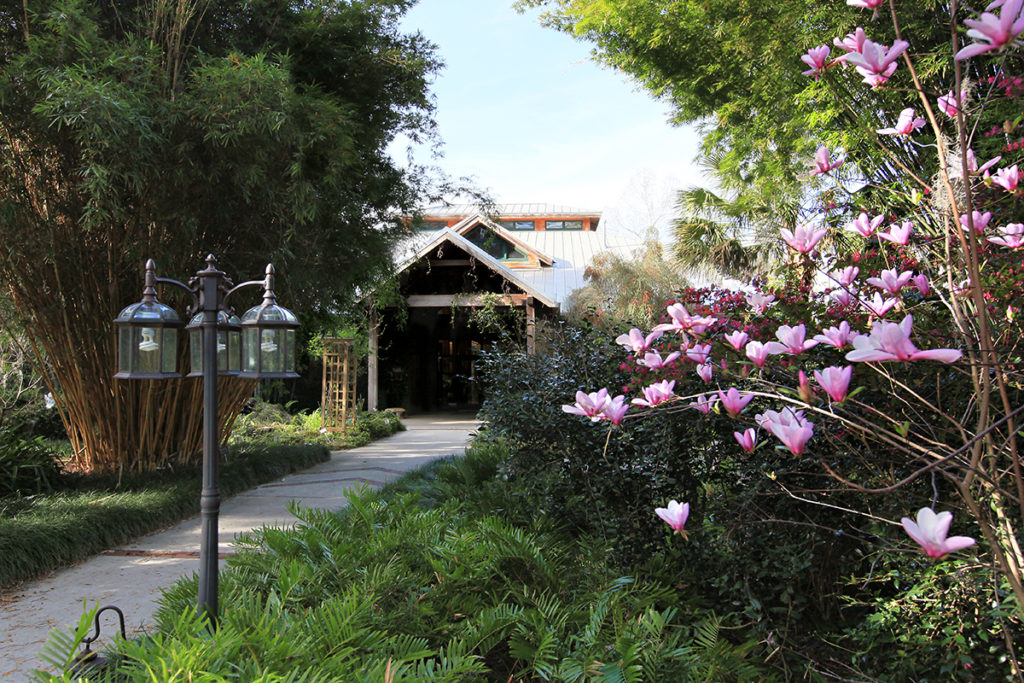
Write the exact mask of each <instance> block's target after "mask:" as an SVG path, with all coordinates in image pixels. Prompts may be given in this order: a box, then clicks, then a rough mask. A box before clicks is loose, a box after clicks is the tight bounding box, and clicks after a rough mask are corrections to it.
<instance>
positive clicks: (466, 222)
mask: <svg viewBox="0 0 1024 683" xmlns="http://www.w3.org/2000/svg"><path fill="white" fill-rule="evenodd" d="M481 223H483V224H484V225H486V226H487V227H488V228H490V229H491V230H492V231H493V232H496V233H498V235H500V236H501V238H502V239H503V240H505V241H506V242H509V243H511V244H513V245H515V247H516V248H517V249H519V250H520V251H524V252H526V253H527V254H530V255H531V256H533V257H534V258H536V259H537V260H538V261H540V262H541V263H542V264H543V265H545V266H550V265H551V264H552V263H554V261H555V260H554V259H553V258H551V257H550V256H548V255H547V254H545V253H543V252H541V251H540V250H538V249H537V248H536V247H532V246H530V245H529V244H527V243H526V242H524V241H522V240H521V239H519V238H518V237H516V236H515V235H513V234H512V231H510V230H506V229H505V228H503V227H501V226H500V225H498V224H497V223H495V222H494V221H492V220H491V219H490V218H488V217H487V216H484V215H483V214H480V213H477V214H473V215H472V216H467V217H466V218H463V219H462V220H461V221H459V222H458V223H456V224H455V225H453V226H452V227H451V229H452V230H454V231H455V232H457V233H459V234H460V235H466V233H468V232H469V231H470V230H472V229H473V228H475V227H476V226H478V225H480V224H481Z"/></svg>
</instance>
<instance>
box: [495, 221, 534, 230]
mask: <svg viewBox="0 0 1024 683" xmlns="http://www.w3.org/2000/svg"><path fill="white" fill-rule="evenodd" d="M498 225H500V226H501V227H503V228H505V229H506V230H533V221H498Z"/></svg>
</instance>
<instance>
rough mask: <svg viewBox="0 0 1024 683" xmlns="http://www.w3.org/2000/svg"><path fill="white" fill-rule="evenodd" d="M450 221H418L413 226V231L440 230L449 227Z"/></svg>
mask: <svg viewBox="0 0 1024 683" xmlns="http://www.w3.org/2000/svg"><path fill="white" fill-rule="evenodd" d="M447 226H448V221H416V222H415V223H413V224H412V229H413V230H440V229H441V228H444V227H447Z"/></svg>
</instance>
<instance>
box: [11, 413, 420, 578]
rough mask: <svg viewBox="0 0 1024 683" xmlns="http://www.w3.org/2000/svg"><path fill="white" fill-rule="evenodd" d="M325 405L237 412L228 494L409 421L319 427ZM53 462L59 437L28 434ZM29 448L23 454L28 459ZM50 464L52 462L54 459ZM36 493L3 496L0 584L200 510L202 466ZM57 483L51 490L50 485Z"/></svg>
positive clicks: (63, 482) (223, 474)
mask: <svg viewBox="0 0 1024 683" xmlns="http://www.w3.org/2000/svg"><path fill="white" fill-rule="evenodd" d="M320 426H321V425H320V415H319V412H318V411H317V412H314V413H312V414H299V415H294V416H293V415H289V414H288V413H287V412H286V411H285V410H284V409H283V408H281V407H280V406H275V405H273V404H268V403H262V402H256V403H255V404H254V406H253V410H252V411H251V412H250V413H248V414H246V415H243V416H242V417H240V418H239V420H238V422H237V424H236V427H235V430H234V431H233V432H232V434H231V437H230V438H229V440H228V444H229V446H230V449H229V450H230V456H229V457H227V458H226V459H222V461H221V466H220V483H219V484H220V492H221V495H222V496H225V497H226V496H231V495H233V494H236V493H240V492H241V491H245V490H246V489H249V488H252V487H254V486H257V485H259V484H262V483H265V482H268V481H273V480H275V479H279V478H280V477H283V476H284V475H286V474H289V473H291V472H295V471H297V470H301V469H305V468H307V467H310V466H311V465H314V464H316V463H319V462H323V461H325V460H327V458H328V457H329V452H330V451H331V450H340V449H346V448H355V447H358V446H363V445H365V444H367V443H369V442H371V441H373V440H375V439H379V438H382V437H385V436H390V435H391V434H394V433H395V432H397V431H400V430H403V429H405V427H404V426H403V425H402V424H401V422H400V421H399V420H398V418H397V417H396V416H394V415H392V414H390V413H372V414H369V415H364V416H362V417H361V418H360V419H359V420H357V422H356V424H355V425H354V426H352V427H350V428H349V429H348V430H347V431H346V432H345V433H344V434H341V433H337V432H325V431H321V429H320ZM26 443H28V444H29V445H30V446H32V447H33V448H34V450H32V453H33V454H35V456H36V459H37V460H38V459H40V458H41V459H42V460H45V461H47V462H50V460H51V459H52V458H53V456H54V454H56V453H58V452H59V450H60V448H59V447H60V443H59V442H47V443H46V444H45V447H44V445H43V444H42V442H41V441H38V442H37V441H31V442H26ZM23 451H24V448H23V449H22V451H19V453H18V455H19V457H22V458H23V459H24V457H25V456H24V454H23ZM51 464H52V463H51ZM52 479H54V481H52V482H49V481H48V482H47V484H48V486H47V487H46V489H42V490H41V492H39V493H36V494H35V495H18V494H17V493H16V491H17V489H14V490H15V493H12V494H10V495H5V496H2V497H0V589H7V588H10V587H12V586H14V585H16V584H18V583H21V582H23V581H27V580H29V579H33V578H36V577H39V576H41V575H43V574H45V573H46V572H49V571H52V570H54V569H59V568H61V567H66V566H68V565H71V564H74V563H75V562H78V561H81V560H83V559H86V558H88V557H91V556H93V555H95V554H97V553H100V552H103V551H104V550H107V549H110V548H113V547H116V546H118V545H122V544H124V543H126V542H128V541H129V540H131V539H133V538H136V537H138V536H142V535H144V534H148V533H151V532H153V531H158V530H160V529H162V528H165V527H167V526H170V525H172V524H174V523H176V522H178V521H180V520H182V519H185V518H187V517H189V516H191V515H194V514H196V513H198V512H199V494H200V490H201V487H202V486H201V482H202V475H201V470H200V468H199V467H198V466H196V467H190V468H181V469H177V470H162V471H158V472H149V473H144V474H132V475H126V476H124V477H121V478H119V477H118V476H117V475H67V474H65V475H62V476H59V477H58V476H57V475H56V470H54V476H53V477H52ZM50 488H52V489H53V490H49V489H50Z"/></svg>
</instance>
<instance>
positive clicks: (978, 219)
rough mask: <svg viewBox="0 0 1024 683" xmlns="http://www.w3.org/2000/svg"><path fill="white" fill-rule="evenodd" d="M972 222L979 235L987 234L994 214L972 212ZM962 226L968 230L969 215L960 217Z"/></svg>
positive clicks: (989, 212)
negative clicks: (987, 228)
mask: <svg viewBox="0 0 1024 683" xmlns="http://www.w3.org/2000/svg"><path fill="white" fill-rule="evenodd" d="M971 219H972V220H971V222H972V223H974V230H975V232H977V233H979V234H980V233H983V232H985V228H986V227H988V222H989V221H990V220H992V212H991V211H986V212H985V213H982V212H980V211H971ZM960 225H961V226H963V227H964V228H965V229H966V228H967V214H966V213H965V214H961V215H960Z"/></svg>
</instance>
